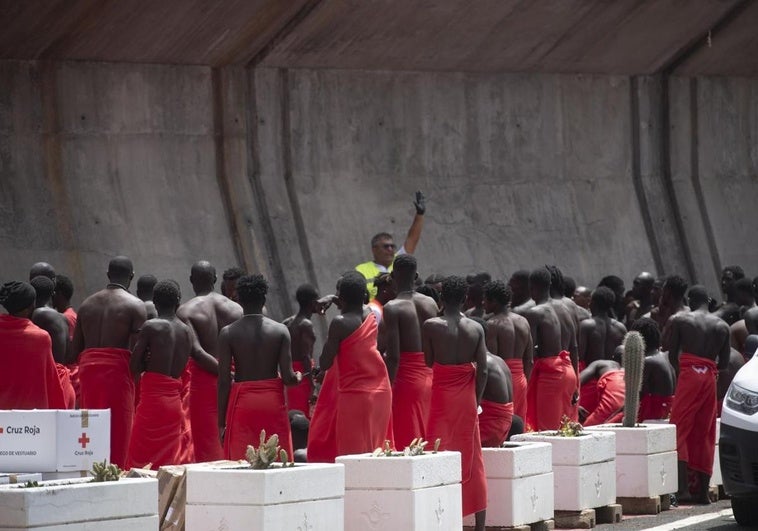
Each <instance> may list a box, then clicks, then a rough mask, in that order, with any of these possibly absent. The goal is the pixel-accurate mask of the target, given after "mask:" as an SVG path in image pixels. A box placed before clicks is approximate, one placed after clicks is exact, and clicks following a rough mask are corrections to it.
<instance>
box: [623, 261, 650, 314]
mask: <svg viewBox="0 0 758 531" xmlns="http://www.w3.org/2000/svg"><path fill="white" fill-rule="evenodd" d="M653 284H655V277H653V275H651V274H650V273H646V272H642V273H640V274H639V275H637V276H636V277H635V278H634V281H633V283H632V297H633V298H634V300H633V301H632V302H631V303H629V304H628V305H627V306H626V315H625V318H624V322H625V323H626V325H627V326H628V325H630V324H631V323H633V322H634V321H635V320H637V319H639V318H640V317H642V316H643V315H645V314H647V313H648V312H650V310H652V309H653V306H654V305H655V304H657V303H658V301H654V300H653Z"/></svg>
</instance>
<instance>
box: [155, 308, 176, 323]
mask: <svg viewBox="0 0 758 531" xmlns="http://www.w3.org/2000/svg"><path fill="white" fill-rule="evenodd" d="M156 311H157V312H158V318H159V319H166V320H167V321H171V320H173V319H174V318H175V317H176V310H162V309H160V308H156Z"/></svg>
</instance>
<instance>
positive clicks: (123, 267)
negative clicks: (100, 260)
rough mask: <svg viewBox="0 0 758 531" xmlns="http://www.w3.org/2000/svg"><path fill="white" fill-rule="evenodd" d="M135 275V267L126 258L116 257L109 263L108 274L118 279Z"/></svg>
mask: <svg viewBox="0 0 758 531" xmlns="http://www.w3.org/2000/svg"><path fill="white" fill-rule="evenodd" d="M133 273H134V265H133V264H132V261H131V260H130V259H129V258H128V257H126V256H115V257H113V259H111V261H110V262H108V274H109V275H113V276H116V277H128V276H131V275H132V274H133Z"/></svg>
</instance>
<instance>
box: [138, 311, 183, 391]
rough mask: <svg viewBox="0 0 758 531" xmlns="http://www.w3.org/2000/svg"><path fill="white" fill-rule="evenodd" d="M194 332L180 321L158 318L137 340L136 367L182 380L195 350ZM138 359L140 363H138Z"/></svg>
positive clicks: (146, 325)
mask: <svg viewBox="0 0 758 531" xmlns="http://www.w3.org/2000/svg"><path fill="white" fill-rule="evenodd" d="M191 334H192V331H191V330H190V328H189V327H188V326H187V325H186V324H184V323H183V322H182V321H181V320H179V319H178V318H176V317H175V318H174V319H161V318H155V319H150V320H148V321H146V322H145V324H144V325H143V326H142V329H141V330H140V333H139V335H138V336H137V344H136V345H135V347H134V351H133V353H132V357H133V360H132V366H133V367H135V368H136V367H139V368H140V369H141V371H140V372H143V371H144V372H154V373H157V374H163V375H165V376H170V377H171V378H179V377H181V375H182V373H183V372H184V368H185V366H186V365H187V360H188V359H189V356H190V351H191V350H192V335H191ZM134 358H136V359H134Z"/></svg>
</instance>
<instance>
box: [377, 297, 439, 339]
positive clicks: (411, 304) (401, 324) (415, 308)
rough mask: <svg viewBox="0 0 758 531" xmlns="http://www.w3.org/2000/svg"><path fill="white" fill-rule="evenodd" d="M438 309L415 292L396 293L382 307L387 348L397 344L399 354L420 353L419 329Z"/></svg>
mask: <svg viewBox="0 0 758 531" xmlns="http://www.w3.org/2000/svg"><path fill="white" fill-rule="evenodd" d="M438 311H439V308H438V307H437V303H436V302H434V299H432V298H431V297H428V296H426V295H423V294H421V293H416V292H402V293H398V295H397V297H396V298H395V299H393V300H391V301H389V302H387V304H385V305H384V322H385V327H386V328H385V330H386V332H387V343H388V348H389V347H390V345H391V344H392V342H393V341H397V342H399V345H398V346H397V348H398V349H399V351H398V353H400V352H421V348H422V342H421V327H422V326H423V324H424V323H425V322H426V321H427V320H428V319H431V318H432V317H435V316H436V315H437V312H438Z"/></svg>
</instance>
